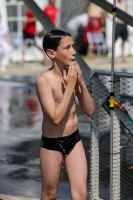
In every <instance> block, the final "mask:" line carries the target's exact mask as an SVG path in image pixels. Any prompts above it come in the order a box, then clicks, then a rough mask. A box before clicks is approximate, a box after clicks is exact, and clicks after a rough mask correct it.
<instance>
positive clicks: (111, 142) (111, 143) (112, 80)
mask: <svg viewBox="0 0 133 200" xmlns="http://www.w3.org/2000/svg"><path fill="white" fill-rule="evenodd" d="M115 10H116V0H114V2H113V8H112V14H113V25H112V62H111V94H113V93H114V61H115V44H114V43H115V26H116V23H115V18H116V17H115V15H116V13H115ZM113 129H114V109H112V110H111V111H110V200H113V189H114V188H113V142H114V141H113V138H114V130H113Z"/></svg>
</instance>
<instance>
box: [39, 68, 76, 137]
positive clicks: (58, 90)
mask: <svg viewBox="0 0 133 200" xmlns="http://www.w3.org/2000/svg"><path fill="white" fill-rule="evenodd" d="M45 76H47V78H48V81H49V83H50V86H51V89H52V93H53V98H54V101H55V106H58V104H59V103H60V102H61V100H62V98H63V94H64V92H65V87H66V86H65V83H64V81H63V79H60V80H58V79H57V78H56V77H55V76H54V75H53V74H52V73H51V70H48V71H47V72H46V73H45ZM77 128H78V118H77V113H76V101H75V94H74V95H73V97H72V98H71V101H70V103H69V106H68V109H67V112H66V114H65V116H64V118H63V119H62V121H61V122H60V124H59V125H58V126H57V125H55V124H53V123H52V121H51V120H50V118H49V117H48V115H47V114H46V113H43V123H42V132H43V134H44V135H45V136H46V137H62V136H67V135H70V134H71V133H73V132H74V131H75V130H77Z"/></svg>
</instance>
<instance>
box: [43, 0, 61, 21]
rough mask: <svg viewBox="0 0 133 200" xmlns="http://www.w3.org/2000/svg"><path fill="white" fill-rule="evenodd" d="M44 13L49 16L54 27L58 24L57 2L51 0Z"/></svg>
mask: <svg viewBox="0 0 133 200" xmlns="http://www.w3.org/2000/svg"><path fill="white" fill-rule="evenodd" d="M43 12H44V13H45V14H46V15H47V17H48V18H49V19H50V20H51V22H52V23H53V24H54V25H56V24H57V15H58V12H59V9H58V8H57V7H56V6H55V0H49V3H48V5H47V6H46V7H45V8H44V9H43Z"/></svg>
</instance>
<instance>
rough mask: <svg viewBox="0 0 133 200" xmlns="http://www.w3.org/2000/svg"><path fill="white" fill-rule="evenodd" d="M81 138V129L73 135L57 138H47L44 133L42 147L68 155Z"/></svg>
mask: <svg viewBox="0 0 133 200" xmlns="http://www.w3.org/2000/svg"><path fill="white" fill-rule="evenodd" d="M80 139H81V138H80V134H79V130H76V131H75V132H74V133H72V134H71V135H68V136H64V137H57V138H47V137H45V136H44V135H43V134H42V137H41V147H43V148H46V149H49V150H53V151H59V152H61V153H62V154H63V155H67V154H68V153H69V152H70V151H71V150H72V149H73V147H74V146H75V145H76V143H77V142H78V141H80Z"/></svg>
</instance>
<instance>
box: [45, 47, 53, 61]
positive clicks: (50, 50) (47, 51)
mask: <svg viewBox="0 0 133 200" xmlns="http://www.w3.org/2000/svg"><path fill="white" fill-rule="evenodd" d="M46 54H47V55H48V57H49V58H51V59H52V58H54V57H55V52H54V50H52V49H47V50H46Z"/></svg>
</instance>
